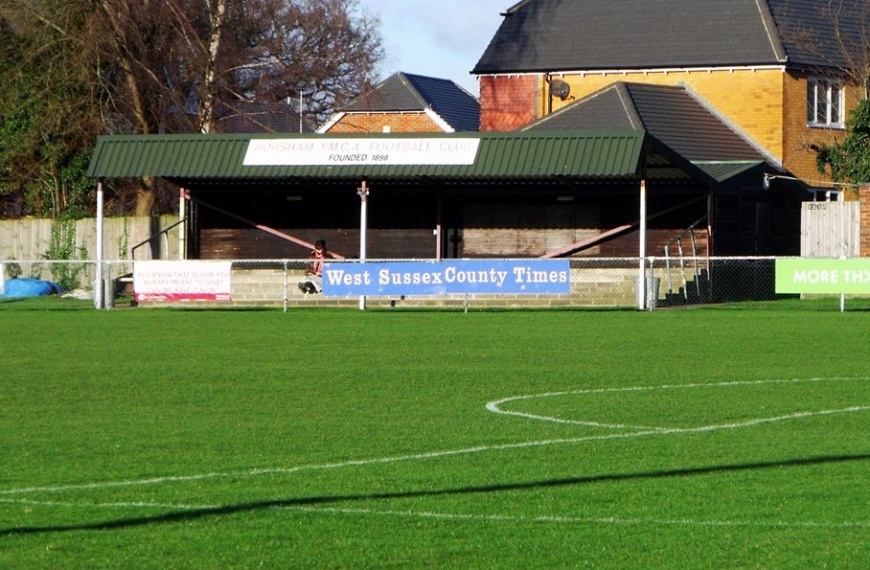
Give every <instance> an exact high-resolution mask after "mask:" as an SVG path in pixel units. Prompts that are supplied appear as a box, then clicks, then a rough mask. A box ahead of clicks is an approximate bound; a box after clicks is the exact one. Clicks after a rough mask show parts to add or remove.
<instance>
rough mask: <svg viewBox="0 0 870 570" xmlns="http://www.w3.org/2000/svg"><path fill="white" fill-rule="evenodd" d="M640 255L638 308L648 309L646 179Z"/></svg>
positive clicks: (641, 194) (642, 191)
mask: <svg viewBox="0 0 870 570" xmlns="http://www.w3.org/2000/svg"><path fill="white" fill-rule="evenodd" d="M638 257H640V267H639V268H638V280H639V282H638V292H637V305H638V307H637V308H638V309H640V310H644V309H646V305H647V302H646V180H641V181H640V240H639V244H638Z"/></svg>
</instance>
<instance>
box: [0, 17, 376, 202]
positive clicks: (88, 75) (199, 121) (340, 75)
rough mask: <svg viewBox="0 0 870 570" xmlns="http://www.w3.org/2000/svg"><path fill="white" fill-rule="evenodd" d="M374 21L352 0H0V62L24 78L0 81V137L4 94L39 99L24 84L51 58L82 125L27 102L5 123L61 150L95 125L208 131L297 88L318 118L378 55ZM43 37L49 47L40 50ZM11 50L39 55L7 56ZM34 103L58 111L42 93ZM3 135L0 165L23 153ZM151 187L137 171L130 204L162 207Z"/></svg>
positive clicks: (363, 78)
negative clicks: (44, 120) (59, 121)
mask: <svg viewBox="0 0 870 570" xmlns="http://www.w3.org/2000/svg"><path fill="white" fill-rule="evenodd" d="M377 23H378V22H377V20H376V19H372V18H369V17H367V16H365V15H364V14H363V15H358V11H357V1H356V0H77V1H76V2H67V1H64V0H0V33H6V32H5V31H4V30H8V34H9V40H10V43H9V45H17V46H20V47H16V48H15V50H14V52H9V53H7V52H3V53H0V58H2V61H0V69H2V66H10V67H14V68H15V70H16V74H17V76H18V77H20V78H21V81H23V82H24V83H19V84H18V86H17V87H13V88H8V89H3V91H6V94H5V95H6V96H5V97H3V98H0V105H3V106H2V107H0V111H2V112H0V137H2V140H4V141H5V140H7V138H6V133H7V131H9V130H11V129H13V127H14V125H13V124H12V121H10V120H7V117H11V116H12V115H10V114H7V110H8V109H12V108H13V107H12V106H11V103H10V102H11V101H13V100H16V99H18V100H19V106H20V107H22V108H23V106H24V104H25V103H28V104H31V105H37V104H39V100H31V97H30V95H29V93H31V91H29V90H28V88H27V85H26V82H34V83H38V84H41V85H46V86H47V85H56V83H55V82H54V79H53V78H52V76H53V75H54V74H56V73H57V70H58V68H65V69H67V70H69V71H70V73H72V72H74V73H75V77H74V78H73V77H71V78H70V81H69V83H68V84H65V87H64V93H65V95H64V96H65V97H69V98H70V103H73V102H75V103H76V104H77V105H78V106H79V108H77V109H76V113H78V115H80V116H82V117H83V120H84V117H87V120H85V122H86V124H87V128H76V129H73V131H74V132H69V131H68V130H67V129H62V128H59V127H60V125H54V126H53V127H52V126H51V125H40V124H39V123H40V122H41V120H40V119H38V118H37V117H36V115H35V113H34V112H33V111H32V110H31V111H30V112H27V113H25V114H24V115H25V117H24V118H25V122H24V123H23V124H22V125H23V126H19V127H15V128H16V129H18V130H20V131H23V132H24V133H27V134H28V135H29V136H31V137H34V136H35V135H34V133H35V132H37V131H40V132H42V133H45V134H49V135H51V137H52V138H55V137H56V139H57V140H58V141H63V142H64V148H65V149H68V150H72V149H78V150H79V152H86V153H87V152H89V151H90V149H91V148H92V147H93V140H94V134H95V132H106V133H133V134H155V133H178V132H203V133H209V132H220V131H221V130H223V124H224V123H225V122H226V120H227V119H228V118H231V117H232V116H234V115H238V114H244V112H245V108H246V106H247V105H249V104H252V103H257V104H262V103H278V102H282V101H286V100H287V99H288V98H291V100H292V101H293V102H296V101H298V100H299V95H300V94H302V95H303V96H302V100H303V101H304V107H303V108H302V109H298V110H297V111H298V112H299V113H300V114H302V113H304V114H305V115H306V116H309V117H313V118H315V119H316V120H318V121H320V120H323V119H324V118H325V117H326V116H328V115H329V114H331V113H332V112H333V111H334V109H335V108H336V106H339V105H341V104H343V103H345V102H347V101H348V100H349V99H350V98H352V97H354V96H356V94H358V93H360V92H361V91H363V90H365V89H367V88H368V87H369V86H370V85H369V78H370V77H371V76H372V74H373V71H374V69H375V67H376V65H377V64H378V62H379V61H380V60H381V59H382V57H383V50H382V48H381V40H380V37H379V35H378V33H377ZM4 44H5V40H4ZM44 46H53V47H52V49H51V50H48V53H47V52H46V50H45V49H43V47H44ZM17 53H29V54H30V53H32V54H34V56H35V55H36V54H39V56H40V60H39V62H38V64H37V62H30V63H26V64H25V63H23V62H22V63H17V62H16V61H15V57H16V54H17ZM49 56H50V57H51V58H54V59H51V60H50V61H49V63H48V64H46V61H45V60H46V59H48V58H49ZM4 73H5V72H4ZM46 105H51V106H52V109H51V113H50V114H55V115H56V116H57V117H62V116H64V114H63V113H62V112H61V111H60V109H61V108H62V106H61V105H58V104H57V102H56V101H54V100H53V99H48V101H47V103H46ZM55 112H56V113H55ZM78 115H77V116H78ZM67 116H69V115H67ZM93 125H97V127H96V128H94V127H93ZM74 135H75V136H74ZM82 138H84V139H86V140H85V142H83V141H82V140H81V139H82ZM8 140H9V144H7V145H6V146H7V147H8V148H10V149H11V151H10V152H8V153H5V154H4V153H0V165H9V164H12V163H13V157H14V156H15V155H20V154H27V155H28V156H32V153H30V151H25V148H26V147H24V146H22V145H20V144H18V143H17V142H15V141H13V140H12V139H11V138H10V139H8ZM13 143H14V144H13ZM28 148H29V147H28ZM51 157H52V155H51V154H50V153H45V154H41V155H40V156H38V157H37V158H36V159H35V160H34V162H35V163H37V164H38V163H44V162H45V161H51V160H52V158H51ZM0 168H3V167H2V166H0ZM2 175H3V170H0V176H2ZM27 178H28V179H30V180H31V181H32V180H34V179H35V172H30V173H29V174H28V175H27ZM6 188H7V189H8V188H9V186H8V185H6ZM118 188H122V187H118ZM156 194H159V192H156V191H155V186H154V184H153V181H151V180H143V181H141V182H140V183H139V184H138V185H137V187H136V188H135V210H136V213H137V214H139V215H147V214H150V213H152V212H153V211H154V210H155V209H162V208H161V207H159V204H161V202H160V196H159V195H156ZM121 195H122V201H123V202H130V201H131V200H130V199H129V197H128V196H127V195H126V194H124V193H123V192H122V193H121ZM170 201H171V199H170V200H165V202H166V203H169V202H170ZM155 202H156V203H157V204H158V207H157V208H155V206H154V205H155Z"/></svg>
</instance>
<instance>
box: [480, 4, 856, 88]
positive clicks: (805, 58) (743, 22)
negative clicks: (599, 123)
mask: <svg viewBox="0 0 870 570" xmlns="http://www.w3.org/2000/svg"><path fill="white" fill-rule="evenodd" d="M843 2H844V3H845V5H846V6H851V7H852V8H850V9H852V10H855V11H863V12H864V15H863V18H864V20H866V19H867V14H866V12H867V11H868V9H867V2H866V0H843ZM827 4H828V3H827V2H820V1H819V0H727V1H726V0H610V1H608V2H601V1H599V0H526V1H524V2H521V3H519V4H517V5H516V6H514V7H513V8H511V9H510V10H508V12H507V13H506V15H505V17H504V21H503V22H502V24H501V27H500V28H499V29H498V31H497V32H496V34H495V35H494V36H493V38H492V40H491V42H490V44H489V46H488V47H487V49H486V50H485V52H484V54H483V56H482V57H481V58H480V60H479V61H478V63H477V65H476V66H475V68H474V70H473V73H475V74H478V75H484V74H497V73H511V72H548V71H577V70H612V69H655V68H673V67H723V66H751V65H792V66H798V67H810V66H818V65H825V66H831V65H835V66H836V65H843V64H844V63H845V62H844V59H843V57H842V55H841V52H840V50H839V47H838V46H837V44H836V42H835V33H834V31H835V30H834V27H833V24H832V18H831V17H830V16H829V15H826V14H825V13H824V6H826V5H827ZM856 20H857V18H856V17H852V18H847V20H846V23H845V24H844V25H842V26H841V29H842V31H843V32H844V33H845V34H846V37H847V38H852V40H855V41H858V40H860V34H859V33H858V29H857V28H858V26H857V23H856Z"/></svg>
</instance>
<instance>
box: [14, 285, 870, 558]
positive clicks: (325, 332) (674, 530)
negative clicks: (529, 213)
mask: <svg viewBox="0 0 870 570" xmlns="http://www.w3.org/2000/svg"><path fill="white" fill-rule="evenodd" d="M60 305H61V303H60V302H59V301H25V302H17V303H12V302H4V303H0V339H2V344H0V345H2V372H0V568H14V569H47V568H52V569H54V568H66V569H92V568H93V569H98V568H117V569H131V568H136V569H151V568H153V569H166V568H178V569H188V568H190V569H192V568H209V569H212V568H221V569H235V568H317V569H323V568H327V569H339V568H353V569H356V568H372V569H375V568H421V569H422V568H426V569H433V568H451V569H454V568H467V569H484V568H522V569H530V568H546V569H552V568H598V569H644V570H649V569H674V568H692V569H694V568H721V569H729V570H732V569H738V568H747V569H748V568H765V569H789V570H794V569H795V568H840V569H843V568H846V569H852V568H856V569H857V568H864V567H866V564H867V561H868V560H870V509H868V504H870V503H868V483H870V350H868V345H870V312H868V305H867V304H861V303H860V302H858V301H854V302H853V301H850V306H849V308H850V309H851V310H847V311H846V312H845V313H840V312H839V310H838V307H837V302H836V300H833V301H831V300H827V301H820V302H812V301H804V302H784V303H778V304H768V305H753V304H750V305H746V306H736V305H735V306H723V307H718V308H704V309H694V310H660V311H655V312H637V311H616V310H614V311H536V310H520V311H475V310H471V311H470V312H468V313H465V312H463V311H434V310H432V311H412V310H404V309H403V310H398V309H394V310H389V309H385V310H370V311H365V312H362V311H358V310H355V309H319V310H317V309H296V310H291V311H289V312H288V313H283V312H281V311H280V310H271V309H270V310H238V311H235V310H233V311H222V310H170V309H142V308H138V309H115V310H111V311H94V310H60V309H61V307H60ZM48 309H52V310H48Z"/></svg>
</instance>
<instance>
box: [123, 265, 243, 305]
mask: <svg viewBox="0 0 870 570" xmlns="http://www.w3.org/2000/svg"><path fill="white" fill-rule="evenodd" d="M231 270H232V263H231V262H229V261H137V262H136V263H134V264H133V290H134V291H135V292H136V301H138V302H143V301H170V302H173V301H229V300H231V295H230V291H231V288H230V273H231Z"/></svg>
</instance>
